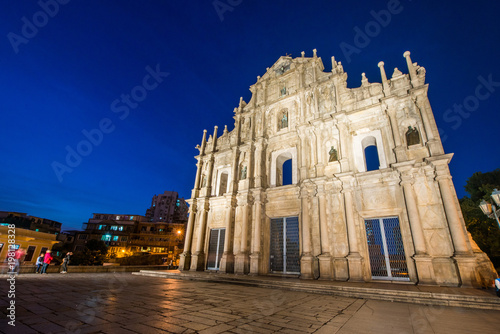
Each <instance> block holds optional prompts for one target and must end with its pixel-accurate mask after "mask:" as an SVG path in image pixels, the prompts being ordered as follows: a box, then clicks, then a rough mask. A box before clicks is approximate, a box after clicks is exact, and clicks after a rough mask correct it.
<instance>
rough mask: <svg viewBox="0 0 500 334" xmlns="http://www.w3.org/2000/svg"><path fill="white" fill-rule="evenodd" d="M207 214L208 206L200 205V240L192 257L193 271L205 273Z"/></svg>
mask: <svg viewBox="0 0 500 334" xmlns="http://www.w3.org/2000/svg"><path fill="white" fill-rule="evenodd" d="M207 214H208V210H207V208H206V204H205V203H203V205H200V208H199V210H198V216H199V219H200V224H199V229H198V240H197V242H196V250H195V252H194V254H193V255H192V256H191V269H190V270H191V271H203V270H205V252H204V246H205V233H206V229H207V226H206V225H207Z"/></svg>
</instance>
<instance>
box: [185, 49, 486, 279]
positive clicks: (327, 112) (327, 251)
mask: <svg viewBox="0 0 500 334" xmlns="http://www.w3.org/2000/svg"><path fill="white" fill-rule="evenodd" d="M404 57H405V58H406V62H407V66H408V69H409V74H403V73H402V72H401V71H399V70H398V69H397V68H395V69H394V73H393V75H392V78H391V79H390V80H389V79H387V77H386V73H385V70H384V63H383V62H380V63H379V64H378V66H379V67H380V73H381V77H382V83H370V82H369V81H368V79H367V78H366V76H365V74H364V73H363V75H362V80H361V86H360V87H358V88H353V89H351V88H347V82H346V80H347V74H346V73H345V72H344V70H343V68H342V65H341V63H340V62H337V61H335V59H334V58H333V57H332V68H333V69H332V72H331V73H329V72H324V66H323V63H322V60H321V58H320V57H318V56H317V54H316V50H314V55H313V57H305V56H304V53H302V57H298V58H294V59H293V58H291V57H288V56H283V57H281V58H280V59H279V60H278V61H277V62H276V63H275V64H274V65H273V66H272V67H271V68H268V69H267V72H266V73H265V74H264V75H263V76H262V77H257V82H256V83H255V84H254V85H252V86H251V87H250V90H251V92H252V98H251V100H250V102H248V103H245V101H243V99H240V104H239V106H238V108H235V109H234V120H235V124H234V129H233V130H232V131H228V130H227V127H226V128H225V129H224V131H223V134H222V135H221V136H219V137H218V133H217V131H218V129H217V127H215V130H214V133H213V135H211V136H209V138H208V139H207V138H206V130H205V131H204V133H203V139H202V143H201V146H197V148H198V150H199V152H200V154H199V155H198V156H197V157H196V159H197V160H198V163H197V172H196V179H195V184H194V189H193V191H192V196H191V197H192V198H191V199H190V200H189V201H188V202H189V204H190V216H189V221H188V227H187V230H186V241H185V250H184V253H183V254H182V256H181V261H180V268H181V270H207V269H211V270H218V271H219V272H231V273H232V272H234V273H239V274H255V275H266V274H269V273H280V274H300V277H301V278H306V279H313V278H319V279H325V280H342V281H345V280H349V281H372V280H377V279H380V280H407V281H411V282H415V283H420V284H422V283H425V284H438V285H449V286H459V285H462V286H477V285H478V284H480V282H481V280H482V279H483V280H484V278H485V277H487V278H488V279H489V278H490V276H491V275H493V274H492V272H491V270H490V269H487V270H484V269H482V270H480V269H479V268H480V267H481V268H485V267H488V266H484V254H483V253H482V252H480V251H478V250H477V249H474V248H473V246H472V242H471V240H470V239H469V237H468V235H467V231H466V228H465V224H464V221H463V218H462V214H461V211H460V207H459V204H458V200H457V196H456V192H455V189H454V186H453V183H452V181H451V176H450V172H449V169H448V163H449V162H450V160H451V158H452V156H453V154H445V153H444V150H443V146H442V144H441V140H440V137H439V133H438V130H437V127H436V122H435V120H434V116H433V113H432V109H431V106H430V104H429V100H428V98H427V89H428V85H427V84H425V69H424V68H423V67H421V66H418V65H417V64H416V63H413V62H412V61H411V59H410V53H409V52H405V54H404ZM368 149H371V150H372V151H373V150H374V152H375V153H374V154H375V157H372V158H370V159H375V161H376V162H375V163H376V165H377V166H378V168H375V169H372V170H370V168H369V167H368V156H367V155H368V151H367V150H368ZM377 158H378V159H377ZM290 160H291V163H290ZM377 160H378V161H377ZM285 164H288V165H289V166H291V170H286V168H284V167H283V166H284V165H285ZM288 168H290V167H288ZM286 174H288V175H286ZM286 176H287V177H286ZM287 180H288V182H287ZM287 183H288V184H287ZM479 261H482V262H481V263H483V265H482V266H479V265H478V263H479Z"/></svg>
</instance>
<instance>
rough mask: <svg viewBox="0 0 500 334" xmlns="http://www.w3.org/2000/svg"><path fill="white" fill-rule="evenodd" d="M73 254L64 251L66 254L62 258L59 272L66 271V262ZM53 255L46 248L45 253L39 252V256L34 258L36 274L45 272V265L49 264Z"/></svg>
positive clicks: (67, 262) (65, 272)
mask: <svg viewBox="0 0 500 334" xmlns="http://www.w3.org/2000/svg"><path fill="white" fill-rule="evenodd" d="M71 255H73V253H72V252H68V253H66V256H65V257H64V258H63V263H62V266H61V274H67V273H68V264H69V260H70V258H71ZM53 259H54V257H53V256H52V252H51V251H50V250H48V251H47V252H46V253H45V254H40V256H39V257H38V258H37V259H36V263H35V265H36V271H35V272H36V273H37V274H47V267H48V266H49V265H50V263H51V262H52V260H53Z"/></svg>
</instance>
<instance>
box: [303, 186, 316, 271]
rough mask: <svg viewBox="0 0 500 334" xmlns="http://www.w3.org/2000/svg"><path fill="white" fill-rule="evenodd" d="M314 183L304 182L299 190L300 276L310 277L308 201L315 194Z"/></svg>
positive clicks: (311, 265) (310, 248)
mask: <svg viewBox="0 0 500 334" xmlns="http://www.w3.org/2000/svg"><path fill="white" fill-rule="evenodd" d="M314 187H315V186H314V184H312V182H306V183H305V184H304V185H303V187H302V189H301V191H300V198H301V202H302V203H301V204H302V205H301V209H302V210H301V211H302V224H301V225H302V226H301V227H302V228H301V232H302V233H301V235H302V255H301V257H300V278H303V279H312V278H314V264H315V263H314V262H315V258H314V256H313V254H312V247H311V226H310V224H311V223H310V219H311V218H310V213H309V203H310V200H311V197H312V196H314V195H315V192H316V190H315V189H314Z"/></svg>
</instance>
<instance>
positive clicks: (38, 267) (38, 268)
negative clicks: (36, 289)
mask: <svg viewBox="0 0 500 334" xmlns="http://www.w3.org/2000/svg"><path fill="white" fill-rule="evenodd" d="M44 257H45V253H43V254H40V256H39V257H38V258H37V259H36V263H35V264H36V271H35V273H37V274H40V272H41V270H42V266H43V259H44Z"/></svg>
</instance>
